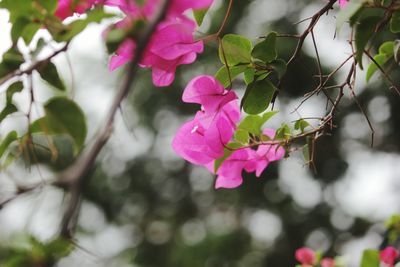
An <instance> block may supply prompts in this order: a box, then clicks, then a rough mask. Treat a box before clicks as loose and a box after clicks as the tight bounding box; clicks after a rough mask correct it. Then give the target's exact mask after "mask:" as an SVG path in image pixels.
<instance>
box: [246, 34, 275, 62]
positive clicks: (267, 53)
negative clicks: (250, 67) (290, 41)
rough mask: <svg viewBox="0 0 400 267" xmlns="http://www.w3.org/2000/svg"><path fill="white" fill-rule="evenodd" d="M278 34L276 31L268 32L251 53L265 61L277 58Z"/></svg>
mask: <svg viewBox="0 0 400 267" xmlns="http://www.w3.org/2000/svg"><path fill="white" fill-rule="evenodd" d="M276 35H277V34H276V32H271V33H270V34H268V35H267V37H266V38H265V39H264V40H262V41H261V42H259V43H258V44H256V45H255V46H254V48H253V50H252V51H251V55H252V56H253V57H254V58H257V59H260V60H262V61H264V62H270V61H272V60H274V59H276V58H277V56H278V53H277V52H276Z"/></svg>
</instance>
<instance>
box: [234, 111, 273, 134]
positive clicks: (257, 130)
mask: <svg viewBox="0 0 400 267" xmlns="http://www.w3.org/2000/svg"><path fill="white" fill-rule="evenodd" d="M277 113H278V112H277V111H270V112H266V113H264V114H263V115H262V116H259V115H248V116H246V117H245V118H244V119H243V120H242V121H241V122H240V124H239V125H238V129H242V130H246V131H247V132H250V133H252V134H255V135H260V134H261V128H262V126H263V125H264V124H265V123H266V122H267V121H268V120H269V119H270V118H272V117H273V116H274V115H275V114H277Z"/></svg>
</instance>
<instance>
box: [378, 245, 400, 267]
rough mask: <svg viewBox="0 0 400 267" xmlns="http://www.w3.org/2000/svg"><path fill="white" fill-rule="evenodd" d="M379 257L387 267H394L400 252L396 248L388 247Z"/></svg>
mask: <svg viewBox="0 0 400 267" xmlns="http://www.w3.org/2000/svg"><path fill="white" fill-rule="evenodd" d="M379 257H380V260H381V262H382V263H383V264H384V266H385V267H393V266H394V263H395V261H396V259H397V258H398V257H399V252H398V251H397V249H395V248H394V247H391V246H388V247H386V248H385V249H383V250H382V251H381V252H380V253H379Z"/></svg>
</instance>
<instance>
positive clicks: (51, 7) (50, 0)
mask: <svg viewBox="0 0 400 267" xmlns="http://www.w3.org/2000/svg"><path fill="white" fill-rule="evenodd" d="M38 2H39V4H40V5H41V7H43V8H44V9H46V11H47V12H48V13H49V14H53V13H54V12H55V11H56V9H57V5H58V1H57V0H38Z"/></svg>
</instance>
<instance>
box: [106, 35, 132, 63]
mask: <svg viewBox="0 0 400 267" xmlns="http://www.w3.org/2000/svg"><path fill="white" fill-rule="evenodd" d="M135 48H136V43H135V42H134V41H133V40H131V39H127V40H125V41H124V42H123V43H122V44H121V45H120V46H119V47H118V49H117V51H116V52H115V55H113V56H112V57H111V59H110V63H109V66H108V68H109V70H111V71H113V70H115V69H116V68H118V67H120V66H122V65H124V64H126V63H127V62H129V61H131V60H132V58H133V53H134V50H135Z"/></svg>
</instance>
